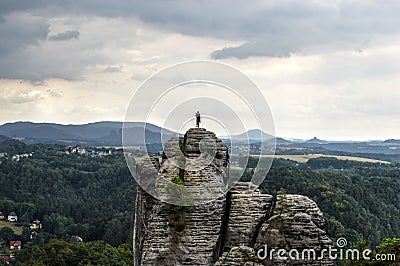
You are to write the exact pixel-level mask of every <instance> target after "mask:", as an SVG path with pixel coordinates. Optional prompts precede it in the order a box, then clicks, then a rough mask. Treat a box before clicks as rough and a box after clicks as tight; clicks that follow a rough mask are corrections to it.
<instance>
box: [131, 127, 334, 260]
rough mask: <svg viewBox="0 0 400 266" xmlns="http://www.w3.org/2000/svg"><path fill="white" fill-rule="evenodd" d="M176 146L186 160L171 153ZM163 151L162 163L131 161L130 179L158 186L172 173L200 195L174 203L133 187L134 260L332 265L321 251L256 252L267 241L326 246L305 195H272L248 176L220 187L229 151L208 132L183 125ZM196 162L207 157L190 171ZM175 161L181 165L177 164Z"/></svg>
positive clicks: (279, 245) (225, 177) (276, 246)
mask: <svg viewBox="0 0 400 266" xmlns="http://www.w3.org/2000/svg"><path fill="white" fill-rule="evenodd" d="M174 144H175V145H174ZM177 145H179V147H180V150H181V151H182V153H183V155H184V157H185V158H182V156H183V155H182V154H179V153H180V152H177V151H176V147H177ZM174 147H175V148H174ZM164 152H165V155H166V156H164V158H163V159H162V162H161V163H159V161H158V159H155V158H150V159H143V160H142V161H138V162H137V178H139V179H141V180H143V179H146V180H148V182H147V183H146V187H145V189H148V188H154V189H155V190H157V188H160V187H162V186H165V185H166V184H168V182H171V180H172V179H173V178H174V177H179V178H180V179H181V180H183V182H184V186H185V187H187V188H188V189H190V193H191V195H193V199H194V200H196V201H197V200H199V199H200V198H203V199H205V200H204V203H203V204H201V205H196V206H194V207H190V206H186V207H185V206H174V205H170V204H166V203H162V202H160V201H158V200H157V199H155V198H153V197H152V196H150V195H149V194H147V193H146V192H145V191H144V190H143V189H142V188H140V187H138V191H137V195H136V209H135V227H134V252H135V265H157V266H158V265H220V266H225V265H333V262H332V261H330V260H329V258H327V257H326V256H325V257H322V259H320V260H308V259H307V260H296V261H292V260H282V258H279V257H277V256H276V255H271V257H268V258H266V259H259V257H260V254H261V253H259V252H258V251H259V250H260V249H263V248H265V247H266V246H267V247H268V250H271V249H279V248H284V249H286V250H288V251H289V250H290V249H293V248H296V249H297V250H299V251H300V252H301V251H302V250H304V249H310V248H314V249H315V250H316V251H317V252H319V251H321V250H322V249H324V248H327V247H328V246H329V245H331V241H330V239H329V238H328V237H327V235H326V233H325V232H324V231H323V229H322V228H323V226H324V219H323V216H322V213H321V211H320V210H319V209H318V207H317V205H316V204H315V203H314V202H313V201H311V200H310V199H308V198H307V197H304V196H300V195H280V196H278V198H277V199H275V200H274V199H273V197H272V196H271V195H266V194H261V192H260V191H259V190H258V189H257V188H255V187H254V185H252V184H251V183H247V182H239V183H237V184H236V185H235V186H234V187H233V188H232V189H231V190H230V191H229V192H228V193H227V194H224V193H221V192H223V191H224V189H226V182H227V180H228V167H229V155H228V150H227V148H226V146H225V145H224V144H223V143H222V142H221V141H220V140H219V139H218V138H216V136H215V134H214V133H212V132H209V131H206V130H205V129H201V128H200V129H190V130H189V131H188V132H187V133H186V134H185V137H184V138H183V139H173V140H171V142H169V143H167V144H166V145H165V150H164ZM199 160H202V161H201V162H204V161H207V162H208V163H207V167H204V168H202V169H197V168H196V165H195V164H196V163H198V162H199ZM182 162H184V164H185V169H186V170H185V171H183V170H180V169H179V167H178V166H177V165H180V164H181V163H182ZM149 175H152V176H154V178H148V177H149ZM216 193H217V194H216ZM215 195H219V197H218V198H217V199H216V200H213V201H209V200H208V199H209V198H212V197H213V196H214V197H215ZM158 196H159V197H160V198H163V196H165V195H163V194H162V193H160V194H159V195H158ZM257 253H259V255H258V256H257Z"/></svg>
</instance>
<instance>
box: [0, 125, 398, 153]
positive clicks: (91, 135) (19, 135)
mask: <svg viewBox="0 0 400 266" xmlns="http://www.w3.org/2000/svg"><path fill="white" fill-rule="evenodd" d="M122 127H123V123H122V122H107V121H106V122H95V123H89V124H82V125H62V124H56V123H33V122H15V123H7V124H4V125H1V126H0V143H1V142H3V141H5V140H6V139H7V138H16V139H19V140H22V141H24V142H25V143H59V144H65V145H76V144H80V145H88V146H121V145H122ZM125 127H126V128H127V131H126V132H125V133H127V134H128V135H129V136H130V138H129V143H128V144H129V145H140V144H143V138H144V137H146V143H147V144H160V143H161V134H163V141H165V140H168V139H169V138H171V137H175V136H177V135H179V134H178V133H176V132H173V131H170V130H168V129H163V128H161V127H159V126H157V125H153V124H150V123H147V124H145V123H143V122H129V123H126V124H125ZM144 127H146V129H145V130H144ZM220 138H221V139H223V140H225V141H229V140H232V141H233V142H234V143H243V142H247V139H249V140H250V143H260V142H261V140H263V141H266V142H272V141H275V142H276V144H277V145H278V146H282V147H286V148H293V149H298V148H315V147H319V148H323V149H327V150H337V151H352V152H355V151H357V152H371V151H374V152H376V151H377V149H378V147H380V148H379V150H380V151H382V153H398V151H397V150H399V151H400V147H398V148H397V146H400V140H396V139H390V140H386V141H371V142H354V141H341V142H340V141H326V140H321V139H318V138H317V137H314V138H313V139H310V140H303V141H301V140H298V139H286V138H280V137H274V136H272V135H270V134H267V133H265V132H263V131H261V130H259V129H252V130H249V131H247V132H245V133H242V134H238V135H233V136H231V137H227V136H221V137H220Z"/></svg>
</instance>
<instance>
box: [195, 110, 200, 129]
mask: <svg viewBox="0 0 400 266" xmlns="http://www.w3.org/2000/svg"><path fill="white" fill-rule="evenodd" d="M195 115H196V127H197V128H198V127H200V122H201V121H200V112H199V111H197V113H196V114H195Z"/></svg>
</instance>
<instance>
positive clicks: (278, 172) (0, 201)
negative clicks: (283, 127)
mask: <svg viewBox="0 0 400 266" xmlns="http://www.w3.org/2000/svg"><path fill="white" fill-rule="evenodd" d="M73 148H74V147H66V146H62V145H43V144H31V145H27V144H24V143H22V142H19V141H16V140H6V141H5V142H3V143H2V144H0V152H3V153H4V152H6V153H7V156H5V157H3V158H0V212H3V213H4V214H6V215H7V214H8V213H10V212H16V213H17V214H18V216H19V220H18V223H17V225H18V226H22V228H23V229H22V233H21V234H14V232H13V230H11V231H10V230H9V229H10V228H8V227H3V228H0V238H1V239H0V241H1V240H2V241H3V243H4V242H5V243H7V242H9V241H10V240H12V239H20V240H22V241H23V243H24V244H25V243H27V242H29V241H31V240H30V239H29V231H28V233H27V232H26V228H27V226H28V225H29V223H31V222H32V221H33V220H35V219H39V220H40V221H41V222H42V224H43V230H41V232H40V234H39V235H38V236H37V237H36V238H34V239H33V240H32V241H31V242H32V243H33V244H34V245H39V246H40V247H39V246H38V247H29V248H27V249H24V251H23V252H22V253H21V256H20V258H21V260H26V261H30V260H32V259H33V258H32V256H30V255H28V254H27V252H28V253H29V252H30V253H32V252H36V253H37V254H39V253H40V254H42V255H43V254H47V252H50V251H49V250H51V249H67V250H75V251H76V252H80V251H79V250H80V249H81V248H83V247H85V244H81V246H74V245H77V244H74V243H73V242H76V236H78V237H79V238H81V239H82V240H83V242H90V241H102V242H96V243H97V244H96V243H95V242H93V244H87V248H88V249H93V248H96V247H99V246H102V247H103V248H104V249H105V250H106V251H107V252H114V253H115V252H116V254H117V253H118V252H121V254H120V255H118V256H126V254H128V253H129V252H128V251H126V247H127V246H123V248H121V245H124V244H125V245H126V244H127V245H128V246H129V247H130V246H132V245H131V241H132V226H133V216H134V200H135V189H136V187H135V186H136V185H135V182H134V179H133V178H132V176H131V175H130V173H129V170H128V168H127V166H126V163H125V160H124V156H123V153H122V151H121V150H116V149H111V148H109V149H104V148H103V149H94V148H93V149H91V150H92V152H94V154H103V155H104V156H89V155H88V154H79V153H73V152H71V151H72V149H73ZM89 149H90V148H88V150H89ZM101 152H102V153H101ZM26 153H31V154H32V155H31V156H28V157H21V158H20V159H19V160H13V159H12V156H13V155H16V154H26ZM239 163H241V164H243V165H242V166H244V167H247V168H248V169H247V170H246V171H245V173H247V174H249V173H251V171H252V168H253V167H254V166H255V165H256V164H257V161H256V159H254V158H251V159H250V161H249V162H248V163H247V164H246V163H245V162H242V161H241V160H240V158H239ZM243 179H244V180H245V179H246V175H245V176H244V177H243ZM260 188H261V190H262V191H263V192H264V193H269V194H272V195H276V194H277V192H278V191H282V189H283V190H284V191H286V193H295V194H303V195H307V196H309V197H310V198H312V199H313V200H314V201H316V203H317V204H318V206H319V207H320V209H321V210H322V211H323V213H324V215H325V218H326V220H327V224H326V230H327V232H328V234H329V235H330V237H332V238H333V239H337V238H339V237H345V238H346V239H347V240H348V241H349V242H350V243H353V244H356V243H362V241H365V244H366V245H367V246H369V247H371V248H375V247H376V246H377V245H379V244H380V243H386V242H384V239H385V238H396V237H399V236H400V169H399V164H395V163H392V164H379V163H363V162H354V161H347V160H346V161H343V160H338V159H335V158H327V157H324V158H323V157H321V158H315V159H310V160H309V161H308V162H306V163H298V162H293V161H289V160H284V159H277V160H275V161H274V163H273V166H272V169H271V171H270V172H269V174H268V176H267V178H266V179H265V181H264V182H263V183H262V184H261V186H260ZM14 226H15V224H14ZM24 228H25V229H24ZM51 239H58V240H62V241H61V242H54V241H52V240H51ZM49 241H50V242H49ZM63 241H65V242H63ZM68 243H69V244H68ZM388 243H390V242H388ZM7 244H8V243H7ZM78 244H79V243H78ZM396 244H397V245H398V243H397V242H396ZM69 245H72V246H69ZM114 249H115V250H114ZM118 249H119V250H118ZM46 256H55V254H50V255H49V254H47V255H46ZM99 256H100V257H102V256H104V254H99ZM56 257H57V256H56ZM59 259H63V258H61V257H60V258H59ZM49 265H50V264H49ZM121 265H124V264H121ZM127 265H128V264H127Z"/></svg>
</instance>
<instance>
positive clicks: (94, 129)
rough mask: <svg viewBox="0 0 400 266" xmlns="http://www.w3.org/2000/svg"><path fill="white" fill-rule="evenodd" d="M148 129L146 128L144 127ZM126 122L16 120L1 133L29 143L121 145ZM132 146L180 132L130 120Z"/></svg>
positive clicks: (127, 124) (3, 126) (0, 127)
mask: <svg viewBox="0 0 400 266" xmlns="http://www.w3.org/2000/svg"><path fill="white" fill-rule="evenodd" d="M145 126H146V129H145V130H144V127H145ZM122 127H123V123H122V122H96V123H89V124H83V125H61V124H55V123H32V122H16V123H7V124H4V125H2V126H0V135H4V136H6V137H9V138H17V139H20V140H22V141H24V142H26V143H60V144H67V145H75V144H81V145H93V146H107V145H109V146H121V145H122ZM125 127H126V128H127V131H126V133H128V134H129V136H130V138H129V141H130V142H129V143H128V144H129V145H138V144H141V143H143V138H144V136H145V137H146V142H147V143H148V144H152V143H161V132H163V134H165V135H164V136H165V137H166V138H169V136H171V137H172V136H175V135H176V133H174V132H172V131H169V130H167V129H162V128H161V127H158V126H156V125H153V124H149V123H147V124H145V123H143V122H131V123H126V124H125Z"/></svg>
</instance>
